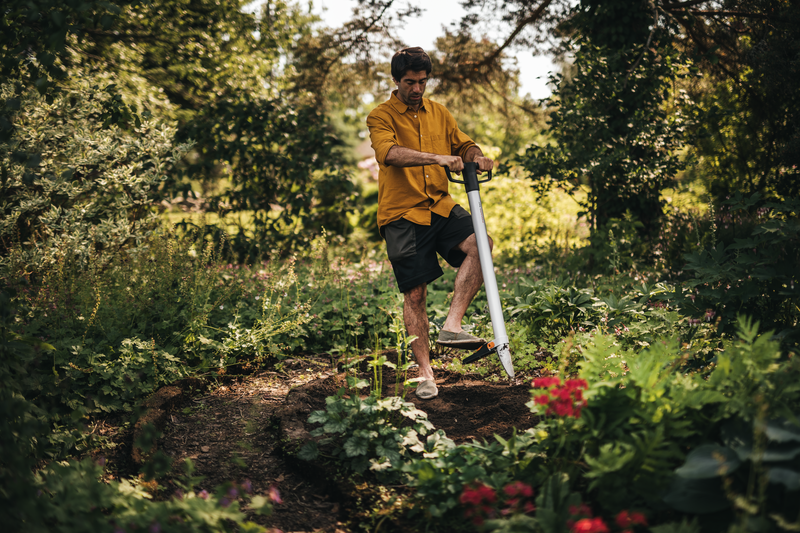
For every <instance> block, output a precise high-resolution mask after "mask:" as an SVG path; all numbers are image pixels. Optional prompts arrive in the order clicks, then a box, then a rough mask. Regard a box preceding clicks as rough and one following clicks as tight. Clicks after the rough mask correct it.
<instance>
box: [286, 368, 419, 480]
mask: <svg viewBox="0 0 800 533" xmlns="http://www.w3.org/2000/svg"><path fill="white" fill-rule="evenodd" d="M348 386H353V387H354V389H352V392H351V393H350V394H349V395H348V394H346V391H345V389H344V388H342V389H339V391H338V392H337V394H336V395H335V396H330V397H328V398H326V400H325V403H326V408H325V410H324V411H314V412H313V413H311V416H309V418H308V421H309V422H310V423H312V424H321V425H322V427H319V428H317V429H315V430H314V431H313V432H312V433H311V434H312V436H315V437H320V436H324V438H322V439H321V440H319V442H317V441H313V440H312V441H309V442H307V443H306V444H305V445H304V446H303V447H302V448H301V450H300V453H299V457H300V458H301V459H304V460H309V461H310V460H313V459H316V458H317V456H318V455H322V456H323V457H329V458H332V459H335V460H337V461H338V462H340V463H341V464H343V465H344V466H346V467H347V468H348V469H350V470H353V471H354V472H357V473H359V474H362V473H364V472H365V471H366V470H367V469H368V468H369V469H370V470H372V471H374V472H375V474H376V475H377V476H378V477H379V479H384V480H390V479H396V478H397V476H398V472H399V469H400V466H401V463H402V462H403V461H404V460H405V459H407V458H408V457H409V456H410V454H411V453H412V452H415V453H421V452H422V451H423V445H422V443H421V442H420V440H419V435H425V434H427V433H428V432H429V431H430V430H432V429H433V425H432V424H431V423H430V422H428V418H427V415H426V414H425V413H424V412H423V411H420V410H419V409H417V408H416V407H415V406H414V404H413V403H410V402H404V401H403V400H402V399H401V398H398V397H396V396H391V397H388V398H384V399H379V398H378V396H377V395H374V394H370V395H369V396H367V397H366V398H365V399H363V400H362V399H361V397H360V396H359V395H358V393H357V392H356V391H357V390H358V389H359V388H364V387H367V386H368V383H367V382H365V381H363V380H361V381H359V380H357V379H356V378H354V377H351V376H348ZM404 419H408V421H409V422H408V423H409V425H401V422H403V420H404ZM327 445H330V447H327ZM320 446H323V448H322V450H320Z"/></svg>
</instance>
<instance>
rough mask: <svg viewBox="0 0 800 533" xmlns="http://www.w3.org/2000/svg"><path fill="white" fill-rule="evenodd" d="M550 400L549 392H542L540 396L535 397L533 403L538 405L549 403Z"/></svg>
mask: <svg viewBox="0 0 800 533" xmlns="http://www.w3.org/2000/svg"><path fill="white" fill-rule="evenodd" d="M549 402H550V396H549V395H547V394H540V395H539V396H537V397H535V398H534V399H533V403H535V404H536V405H547V404H548V403H549Z"/></svg>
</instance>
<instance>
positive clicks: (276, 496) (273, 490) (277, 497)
mask: <svg viewBox="0 0 800 533" xmlns="http://www.w3.org/2000/svg"><path fill="white" fill-rule="evenodd" d="M269 499H270V500H272V501H273V502H275V503H283V500H282V499H281V493H280V492H278V487H276V486H275V485H272V486H271V487H270V488H269Z"/></svg>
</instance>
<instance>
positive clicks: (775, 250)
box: [682, 195, 800, 350]
mask: <svg viewBox="0 0 800 533" xmlns="http://www.w3.org/2000/svg"><path fill="white" fill-rule="evenodd" d="M759 201H760V197H759V196H758V195H755V196H752V197H750V198H749V199H744V198H743V197H742V196H741V195H737V196H735V197H734V198H731V199H730V200H727V201H726V202H725V204H726V205H727V206H730V210H729V211H728V212H725V213H724V215H723V217H724V218H723V219H722V220H721V221H720V222H717V226H718V228H719V229H718V232H719V233H722V232H723V231H724V232H725V233H727V234H728V235H730V237H729V238H728V239H725V240H727V241H728V242H725V241H723V236H722V235H718V239H717V241H716V242H715V244H714V247H713V248H706V249H704V250H700V251H697V252H694V253H691V254H689V255H688V256H687V257H686V260H687V263H686V267H685V269H686V270H687V271H689V272H691V273H692V274H693V275H694V278H693V279H691V280H690V281H688V282H687V284H688V286H689V287H690V288H692V289H693V294H691V295H690V299H684V302H682V304H683V306H684V307H685V308H686V309H687V311H689V312H690V313H691V314H694V315H695V316H698V315H703V314H705V313H707V312H709V313H713V314H714V315H716V316H717V317H718V318H719V320H720V326H719V327H720V330H721V331H723V332H725V333H728V334H733V333H734V331H735V329H736V322H737V320H736V317H737V316H738V315H739V314H740V313H746V314H748V315H749V316H752V317H753V318H754V319H756V320H758V321H760V322H761V324H762V326H763V327H765V328H769V329H774V330H776V332H777V335H778V337H779V338H780V339H782V344H783V346H784V349H786V350H789V349H793V347H796V346H797V344H798V342H800V324H799V323H798V321H799V320H800V277H799V276H800V274H798V269H797V265H798V264H800V221H798V220H797V216H798V214H799V213H800V202H798V201H797V200H794V199H792V200H786V201H784V202H782V203H775V202H769V203H766V204H764V205H763V206H762V207H760V208H759V209H758V212H757V213H756V215H755V219H754V217H752V216H751V215H749V213H750V212H751V211H753V210H754V209H755V206H756V205H757V204H758V203H759ZM731 241H732V242H731Z"/></svg>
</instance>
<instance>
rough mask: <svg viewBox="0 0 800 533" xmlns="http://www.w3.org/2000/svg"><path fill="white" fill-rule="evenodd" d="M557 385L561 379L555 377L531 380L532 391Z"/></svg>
mask: <svg viewBox="0 0 800 533" xmlns="http://www.w3.org/2000/svg"><path fill="white" fill-rule="evenodd" d="M559 384H561V378H557V377H549V378H536V379H534V380H533V388H534V389H549V388H550V387H552V386H553V385H559Z"/></svg>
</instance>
